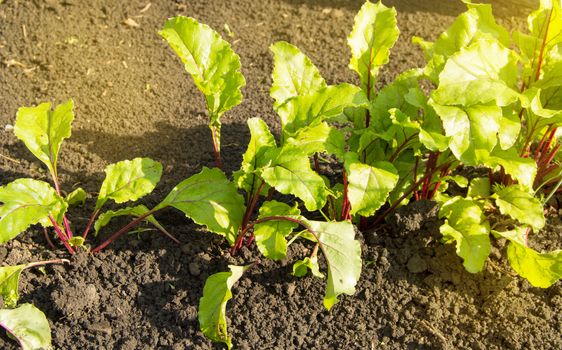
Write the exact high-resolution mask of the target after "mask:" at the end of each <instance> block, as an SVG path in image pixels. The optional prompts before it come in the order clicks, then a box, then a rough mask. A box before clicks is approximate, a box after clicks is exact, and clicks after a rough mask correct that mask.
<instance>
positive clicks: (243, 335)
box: [0, 0, 562, 349]
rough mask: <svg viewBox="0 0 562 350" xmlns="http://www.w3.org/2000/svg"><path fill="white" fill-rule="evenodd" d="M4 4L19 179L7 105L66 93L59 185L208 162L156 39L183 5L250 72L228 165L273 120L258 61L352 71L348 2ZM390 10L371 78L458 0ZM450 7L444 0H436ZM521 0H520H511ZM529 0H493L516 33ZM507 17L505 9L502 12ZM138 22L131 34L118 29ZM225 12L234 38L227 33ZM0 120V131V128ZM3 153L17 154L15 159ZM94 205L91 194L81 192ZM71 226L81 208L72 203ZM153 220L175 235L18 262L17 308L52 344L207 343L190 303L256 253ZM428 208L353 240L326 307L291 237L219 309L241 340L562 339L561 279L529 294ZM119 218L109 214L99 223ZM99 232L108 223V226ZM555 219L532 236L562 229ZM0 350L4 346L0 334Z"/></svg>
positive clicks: (401, 60)
mask: <svg viewBox="0 0 562 350" xmlns="http://www.w3.org/2000/svg"><path fill="white" fill-rule="evenodd" d="M147 2H148V0H143V1H138V0H134V1H110V0H93V1H81V0H29V1H16V0H5V1H4V3H2V4H0V99H1V103H0V126H2V129H0V155H1V157H0V174H1V175H0V176H1V178H0V184H2V185H3V184H6V183H8V182H9V181H12V180H14V179H15V178H18V177H23V176H32V177H35V178H43V179H46V174H45V171H44V170H42V169H43V168H42V166H41V165H40V164H39V163H38V162H37V161H36V160H34V158H33V156H32V155H31V154H30V153H29V152H28V151H27V150H26V149H25V147H24V146H23V144H21V143H20V142H18V141H17V140H16V138H15V137H14V136H13V133H12V132H9V131H7V130H6V131H5V129H4V126H6V125H11V124H13V122H14V116H15V113H16V111H17V108H18V107H20V106H28V105H32V104H36V103H39V102H44V101H53V102H57V103H58V102H60V101H64V100H66V99H68V98H73V99H74V101H75V104H76V114H77V118H76V120H75V122H74V131H73V136H72V139H71V140H70V141H67V142H66V143H65V145H64V146H63V150H62V157H61V160H60V163H59V164H60V173H61V174H62V175H63V178H62V179H63V187H64V188H65V189H66V190H68V191H70V190H72V189H73V188H74V187H76V186H83V187H84V188H85V189H86V190H87V191H88V192H90V193H91V194H92V195H94V194H95V192H96V191H97V189H98V186H99V184H100V182H101V180H102V174H103V169H104V167H105V166H106V165H107V164H109V163H110V162H115V161H118V160H122V159H130V158H133V157H136V156H148V157H151V158H153V159H155V160H158V161H160V162H162V163H163V164H164V168H165V171H164V176H163V181H162V182H161V184H160V185H159V186H158V188H157V190H156V191H155V193H154V194H153V195H151V196H150V197H149V198H148V199H147V200H146V201H147V202H148V204H149V205H150V204H155V203H156V202H158V201H159V200H161V199H162V198H163V196H164V195H165V193H167V191H169V190H170V189H171V188H172V187H173V185H174V184H175V183H177V182H179V181H180V180H181V179H183V178H186V177H188V176H189V175H192V174H194V173H196V172H198V171H199V170H200V169H201V167H202V166H212V164H213V158H212V152H211V150H212V148H211V142H210V141H211V140H210V135H209V131H208V128H207V121H206V116H205V110H204V105H203V99H202V97H201V96H200V95H199V93H198V91H197V90H196V88H195V87H194V85H193V83H192V82H191V80H190V79H189V77H188V75H187V74H186V73H185V72H184V70H183V67H182V65H181V63H180V61H179V59H177V58H176V57H175V56H174V54H173V53H172V52H171V50H170V49H169V48H168V47H167V45H166V44H165V43H164V42H162V40H161V39H160V38H159V37H158V35H157V34H156V32H157V30H158V29H159V28H160V27H161V26H162V24H163V23H164V21H165V19H166V18H168V17H171V16H173V15H176V14H185V15H189V16H192V17H195V18H197V19H199V20H200V21H202V22H205V23H208V24H209V25H211V26H212V27H213V28H215V29H217V30H218V31H219V32H220V33H221V34H222V35H223V36H224V37H225V38H227V39H228V40H229V41H230V42H231V43H232V44H233V47H234V49H235V50H236V51H237V52H238V53H239V54H240V56H241V60H242V65H243V73H244V75H245V76H246V79H247V81H248V85H247V87H246V88H245V89H244V95H245V98H246V99H245V101H244V102H243V103H242V105H241V106H239V107H237V108H235V109H234V110H233V111H232V112H230V113H228V114H227V115H226V116H225V118H224V124H225V125H224V126H223V157H224V161H225V170H226V171H227V172H228V173H230V172H231V171H233V170H234V169H236V168H237V167H238V166H239V163H240V160H241V155H242V152H243V150H244V149H245V145H246V142H247V141H248V132H247V128H246V126H245V120H246V119H247V118H249V117H255V116H258V117H262V118H264V119H265V120H266V121H267V123H268V124H269V125H271V126H272V127H273V128H274V129H276V128H278V121H277V119H276V117H275V115H274V113H273V110H272V107H271V99H270V98H269V95H268V90H269V87H270V85H271V79H270V72H271V68H272V64H271V55H270V53H269V52H268V47H269V45H270V44H271V43H273V42H275V41H277V40H287V41H290V42H291V43H293V44H295V45H297V46H298V47H300V48H301V49H302V50H303V51H304V52H305V53H307V54H308V55H309V56H310V57H311V58H312V60H313V61H314V62H315V63H316V64H317V65H318V67H319V68H320V70H321V71H322V73H323V75H324V76H325V77H326V79H327V80H328V82H329V83H335V82H343V81H355V77H354V76H353V74H352V72H351V71H350V70H349V69H348V68H347V62H348V49H347V47H346V44H345V39H346V36H347V34H348V32H349V31H350V29H351V26H352V21H353V16H354V14H355V13H356V12H357V10H358V8H359V7H360V5H361V1H345V0H340V1H336V0H316V1H289V0H287V1H281V0H278V1H273V0H269V1H250V0H233V1H219V0H213V1H209V0H207V1H205V0H197V1H189V2H186V1H171V0H168V1H154V2H153V3H152V5H151V7H150V8H149V9H148V10H147V11H145V12H143V13H141V12H140V10H141V9H143V8H144V7H145V5H146V4H147ZM386 3H387V5H395V6H396V7H397V10H398V12H399V15H398V21H399V26H400V29H401V39H400V41H399V43H398V44H397V46H396V48H395V49H394V51H393V55H392V57H391V62H392V63H391V64H390V65H389V66H388V67H387V68H385V69H384V71H383V73H382V76H381V79H380V84H384V83H386V82H388V81H390V80H391V79H392V77H394V76H395V75H396V74H397V73H398V72H400V71H402V70H404V69H405V68H408V67H413V66H421V65H422V64H423V58H422V55H421V52H420V51H419V50H418V49H417V48H416V47H415V46H414V45H412V44H411V43H410V38H411V37H412V36H413V35H418V36H422V37H425V38H429V39H433V38H435V37H436V35H437V34H438V33H439V32H440V31H441V30H443V29H444V28H445V27H446V26H447V25H448V24H450V23H451V22H452V20H453V18H454V16H456V15H457V14H458V13H460V12H461V11H462V10H463V5H462V4H461V3H460V2H458V3H457V2H454V1H447V2H445V1H438V0H431V1H427V0H426V1H413V0H405V1H387V2H386ZM444 3H446V4H444ZM523 3H524V5H522V4H523ZM527 3H530V4H532V5H534V4H535V2H534V1H524V2H522V1H517V2H516V1H508V0H503V1H495V2H494V4H495V5H497V6H496V13H497V14H498V15H499V16H500V17H501V21H502V22H503V23H504V24H507V25H509V26H511V27H514V26H518V25H520V24H521V23H522V19H521V18H515V17H511V16H512V15H515V16H521V15H522V14H525V13H527V12H528V10H529V6H527ZM515 11H516V12H515ZM127 18H132V19H134V20H135V21H136V22H137V23H138V24H139V27H138V28H134V27H130V26H127V25H125V24H124V22H123V21H124V20H125V19H127ZM225 24H228V26H229V27H230V28H231V30H232V31H233V32H234V37H229V36H228V35H227V33H226V30H225V29H224V26H225ZM8 129H9V128H8ZM5 157H10V158H12V159H14V160H16V161H10V160H8V159H7V158H5ZM89 204H92V200H89ZM73 214H74V215H73V216H72V218H73V225H74V226H75V227H83V225H84V224H85V221H86V217H87V216H88V215H89V213H87V212H86V211H85V210H84V209H81V208H78V209H76V210H74V212H73ZM159 219H160V221H161V223H162V224H163V225H164V226H166V227H167V228H168V230H169V231H171V232H172V233H173V234H174V235H176V236H177V237H179V238H180V240H181V241H182V242H183V243H182V245H181V246H177V245H175V244H173V243H172V242H171V241H169V240H167V239H165V238H163V237H162V236H160V235H158V234H156V233H150V232H149V233H142V234H140V235H138V236H136V235H129V236H128V237H125V238H122V239H121V240H119V241H117V242H116V243H115V244H113V245H111V246H110V247H109V249H107V250H106V251H103V252H102V253H100V254H98V255H96V256H90V255H87V254H85V253H82V254H78V255H77V256H74V257H73V258H72V263H71V264H70V265H67V266H51V267H48V268H47V269H46V275H44V274H42V273H41V272H40V271H39V270H37V269H35V270H31V271H27V272H25V273H24V275H23V278H22V288H21V295H22V299H21V301H22V302H33V303H34V304H35V305H36V306H38V307H39V308H41V309H42V310H43V311H44V312H45V313H46V315H47V317H48V318H49V320H50V322H51V326H52V329H53V343H54V346H55V347H56V348H57V349H156V348H159V349H160V348H162V349H191V348H197V349H210V348H215V347H219V348H220V346H215V345H213V344H212V343H211V342H210V341H208V340H207V339H206V338H205V337H203V335H202V334H201V333H200V332H199V331H198V323H197V304H198V300H199V298H200V297H201V293H202V289H203V285H204V282H205V279H206V277H207V276H209V275H210V274H212V273H215V272H218V271H223V270H225V269H226V266H227V265H228V264H231V263H238V264H240V263H244V262H248V261H251V260H253V259H256V258H257V255H255V252H254V251H253V250H252V251H250V250H244V251H243V252H242V254H240V256H238V257H236V258H232V257H230V256H229V254H228V253H227V248H228V247H227V245H226V244H225V242H224V241H223V240H222V239H221V238H220V237H215V236H213V235H211V234H209V233H207V232H204V231H203V230H202V229H200V228H198V227H196V226H195V225H194V224H192V223H190V222H189V221H187V220H186V219H184V218H183V217H182V215H180V214H176V213H174V212H167V213H164V214H163V215H161V216H159ZM438 226H439V221H438V220H437V218H436V208H434V206H433V205H432V204H431V203H428V202H419V203H415V204H414V205H412V206H409V207H407V208H403V209H401V210H399V211H398V213H397V214H396V216H394V217H393V218H391V220H390V223H389V225H388V226H387V227H386V228H385V229H384V230H379V231H378V232H375V233H371V234H366V235H365V237H362V238H364V239H363V241H364V243H363V244H362V248H363V255H364V256H363V257H364V261H365V264H364V265H365V266H364V270H363V273H362V276H361V280H360V282H359V284H358V286H357V294H356V295H355V296H352V297H345V298H343V300H342V302H341V303H339V304H338V305H336V306H335V307H334V308H333V309H332V311H331V312H327V311H325V310H324V309H323V307H322V295H323V289H324V282H325V281H320V280H317V279H314V278H312V277H306V278H303V279H297V278H294V277H292V276H291V275H290V271H291V262H292V261H294V260H295V259H297V258H301V257H302V256H303V255H304V254H305V253H306V251H307V250H308V249H309V248H310V247H305V246H302V245H300V244H295V245H294V246H291V248H290V254H289V257H288V259H287V261H284V262H281V263H274V262H270V261H265V260H262V261H261V263H260V264H259V265H258V266H257V267H255V268H253V269H252V270H250V271H249V272H248V273H247V274H246V275H245V276H244V277H243V278H242V279H241V280H240V281H239V283H238V284H237V286H236V287H235V288H234V294H235V295H234V298H233V300H232V301H231V302H230V303H229V307H228V316H229V320H230V325H229V327H230V331H231V334H232V336H233V338H234V344H235V346H236V347H237V348H241V349H375V348H385V349H386V348H389V349H404V348H411V349H419V348H432V349H433V348H438V349H439V348H443V349H453V348H470V349H503V348H513V349H560V348H562V335H561V330H562V314H561V313H560V311H561V310H562V284H561V283H557V284H556V285H555V286H553V287H551V288H550V289H547V290H541V289H537V288H532V287H531V286H530V285H529V284H528V283H527V282H525V281H524V280H522V279H520V278H518V277H516V276H515V275H514V273H513V272H512V271H511V270H510V269H509V267H508V266H507V265H506V262H505V259H503V258H502V257H501V256H502V254H503V253H504V252H503V250H504V249H503V247H502V246H500V245H498V246H496V247H495V248H494V251H493V254H492V257H491V259H490V260H489V262H488V264H487V267H486V270H485V271H484V272H483V273H480V274H475V275H472V274H469V273H467V272H465V271H464V269H463V267H462V264H461V261H460V259H459V258H458V257H457V256H456V255H455V252H454V249H453V247H451V246H444V245H442V244H441V243H439V236H440V235H439V231H438ZM112 227H113V228H116V227H117V225H115V226H112ZM110 228H111V227H110ZM561 228H562V225H561V224H560V220H559V219H555V218H553V219H552V220H551V223H550V225H549V229H548V230H546V231H547V232H545V233H544V235H550V236H547V238H545V239H546V240H547V241H548V240H551V241H554V242H560V241H561V238H562V237H561V235H562V230H561ZM65 256H66V255H65V253H64V252H63V251H62V250H57V251H54V252H53V251H49V250H48V249H47V248H46V244H45V242H44V240H43V238H42V234H41V230H40V229H38V228H34V229H32V230H30V231H29V232H27V233H26V234H23V235H21V236H20V237H19V238H18V239H17V240H14V241H12V242H10V243H8V244H6V245H4V246H1V247H0V264H2V265H3V264H14V263H23V262H29V261H34V260H39V259H47V258H53V257H65ZM0 348H2V349H14V348H15V345H14V343H13V341H11V340H8V338H6V337H5V336H3V335H2V336H0Z"/></svg>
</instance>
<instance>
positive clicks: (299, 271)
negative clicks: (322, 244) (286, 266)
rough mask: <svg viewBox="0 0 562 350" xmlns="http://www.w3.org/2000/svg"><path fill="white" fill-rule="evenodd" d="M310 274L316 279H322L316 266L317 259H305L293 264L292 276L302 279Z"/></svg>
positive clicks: (322, 276)
mask: <svg viewBox="0 0 562 350" xmlns="http://www.w3.org/2000/svg"><path fill="white" fill-rule="evenodd" d="M309 270H310V272H311V273H312V275H313V276H315V277H318V278H324V274H323V273H322V272H320V267H319V266H318V257H316V256H313V257H310V258H309V257H306V258H304V259H303V260H298V261H296V262H295V263H294V264H293V276H295V277H303V276H306V274H307V273H308V271H309Z"/></svg>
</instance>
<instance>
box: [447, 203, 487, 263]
mask: <svg viewBox="0 0 562 350" xmlns="http://www.w3.org/2000/svg"><path fill="white" fill-rule="evenodd" d="M439 217H441V218H445V223H444V224H443V225H442V226H441V227H440V229H439V230H440V231H441V234H442V235H443V240H444V241H445V242H446V243H452V242H455V243H456V249H457V255H458V256H460V257H461V258H463V259H464V263H463V265H464V267H465V268H466V270H467V271H468V272H471V273H476V272H479V271H482V269H483V268H484V263H485V262H486V259H487V258H488V255H489V254H490V251H491V244H490V237H489V234H490V224H489V222H488V221H486V220H485V218H484V214H483V213H482V209H480V207H479V206H478V205H477V204H476V203H475V202H473V201H472V200H470V199H464V198H462V197H454V198H453V199H451V200H449V201H448V202H446V203H445V204H443V206H442V207H441V210H440V211H439Z"/></svg>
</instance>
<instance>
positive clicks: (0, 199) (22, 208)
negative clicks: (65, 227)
mask: <svg viewBox="0 0 562 350" xmlns="http://www.w3.org/2000/svg"><path fill="white" fill-rule="evenodd" d="M0 203H3V204H2V205H1V206H0V244H1V243H5V242H7V241H9V240H11V239H12V238H14V237H16V236H17V235H19V234H20V233H21V232H23V231H25V230H26V229H27V228H28V227H29V226H31V225H33V224H37V223H40V222H44V221H45V220H48V219H47V217H48V216H49V215H50V214H54V215H53V216H55V217H57V216H59V215H58V214H59V213H61V212H62V213H63V212H64V211H65V210H66V204H64V201H63V200H62V198H60V197H59V196H58V195H57V194H56V192H55V190H54V189H53V188H52V187H51V185H49V184H48V183H46V182H43V181H38V180H33V179H18V180H15V181H13V182H11V183H9V184H7V185H6V186H3V187H0ZM58 209H60V210H58ZM57 210H58V212H56V213H55V211H57Z"/></svg>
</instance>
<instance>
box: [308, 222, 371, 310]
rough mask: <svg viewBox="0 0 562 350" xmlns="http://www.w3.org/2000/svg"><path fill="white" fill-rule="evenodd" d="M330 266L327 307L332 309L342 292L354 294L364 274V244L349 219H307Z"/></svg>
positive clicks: (325, 298)
mask: <svg viewBox="0 0 562 350" xmlns="http://www.w3.org/2000/svg"><path fill="white" fill-rule="evenodd" d="M306 223H307V225H309V228H310V229H311V230H312V231H313V232H315V234H316V237H315V238H316V239H317V242H318V243H319V244H320V249H321V250H322V253H323V254H324V258H325V259H326V263H327V265H328V285H327V286H326V295H325V297H324V306H325V307H326V309H328V310H330V309H331V308H332V306H334V305H335V304H336V303H337V302H338V296H339V295H340V294H348V295H353V294H354V293H355V285H356V284H357V281H358V280H359V276H360V275H361V265H362V262H361V246H360V245H359V242H358V241H357V240H355V229H354V228H353V225H352V224H351V223H349V222H346V221H342V222H323V221H307V222H306Z"/></svg>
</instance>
